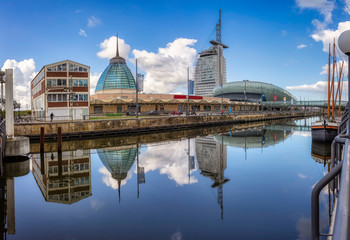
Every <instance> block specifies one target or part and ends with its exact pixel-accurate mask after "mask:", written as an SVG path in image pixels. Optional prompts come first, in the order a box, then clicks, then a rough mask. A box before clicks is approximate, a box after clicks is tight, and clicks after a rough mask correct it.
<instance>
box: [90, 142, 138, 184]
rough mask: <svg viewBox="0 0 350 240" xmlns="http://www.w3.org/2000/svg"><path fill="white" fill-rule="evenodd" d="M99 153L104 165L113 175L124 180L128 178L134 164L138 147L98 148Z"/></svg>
mask: <svg viewBox="0 0 350 240" xmlns="http://www.w3.org/2000/svg"><path fill="white" fill-rule="evenodd" d="M97 154H98V156H99V158H100V160H101V162H102V163H103V165H104V166H105V167H106V168H107V169H108V171H109V172H110V173H111V174H112V177H113V178H114V179H116V180H122V179H124V178H126V176H127V173H128V172H129V170H130V169H131V167H132V165H133V164H134V161H135V157H136V154H137V149H136V148H131V149H123V150H113V149H97Z"/></svg>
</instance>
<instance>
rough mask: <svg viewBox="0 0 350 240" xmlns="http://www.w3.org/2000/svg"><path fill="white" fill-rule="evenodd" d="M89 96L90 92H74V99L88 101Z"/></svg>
mask: <svg viewBox="0 0 350 240" xmlns="http://www.w3.org/2000/svg"><path fill="white" fill-rule="evenodd" d="M88 98H89V95H88V94H74V96H73V101H79V102H81V101H83V102H86V101H87V100H88Z"/></svg>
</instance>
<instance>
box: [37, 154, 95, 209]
mask: <svg viewBox="0 0 350 240" xmlns="http://www.w3.org/2000/svg"><path fill="white" fill-rule="evenodd" d="M32 163H33V165H32V173H33V176H34V178H35V181H36V183H37V184H38V186H39V188H40V191H41V193H42V194H43V196H44V198H45V201H47V202H55V203H64V204H72V203H76V202H78V201H80V200H82V199H84V198H87V197H89V196H91V159H90V150H89V149H87V150H85V149H84V150H75V151H63V152H46V153H43V152H42V153H41V154H39V153H37V154H32Z"/></svg>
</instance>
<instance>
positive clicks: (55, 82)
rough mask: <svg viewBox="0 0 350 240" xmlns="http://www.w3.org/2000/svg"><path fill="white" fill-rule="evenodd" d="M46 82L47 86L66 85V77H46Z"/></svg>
mask: <svg viewBox="0 0 350 240" xmlns="http://www.w3.org/2000/svg"><path fill="white" fill-rule="evenodd" d="M46 84H47V86H48V87H55V86H67V80H66V79H47V81H46Z"/></svg>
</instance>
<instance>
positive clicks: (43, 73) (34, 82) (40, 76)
mask: <svg viewBox="0 0 350 240" xmlns="http://www.w3.org/2000/svg"><path fill="white" fill-rule="evenodd" d="M44 76H45V71H42V72H41V73H40V74H39V75H38V76H37V77H36V78H35V80H34V81H33V86H35V85H37V84H38V82H40V80H41V79H42V78H43V77H44Z"/></svg>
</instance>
